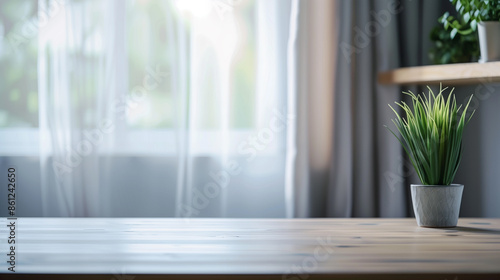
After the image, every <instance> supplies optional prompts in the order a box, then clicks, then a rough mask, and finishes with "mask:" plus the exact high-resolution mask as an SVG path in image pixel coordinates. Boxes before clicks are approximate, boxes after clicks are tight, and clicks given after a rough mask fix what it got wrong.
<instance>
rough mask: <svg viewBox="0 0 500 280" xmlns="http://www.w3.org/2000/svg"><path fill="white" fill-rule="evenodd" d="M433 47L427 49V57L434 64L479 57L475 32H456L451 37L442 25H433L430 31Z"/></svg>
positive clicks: (464, 60)
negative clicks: (463, 33) (465, 33)
mask: <svg viewBox="0 0 500 280" xmlns="http://www.w3.org/2000/svg"><path fill="white" fill-rule="evenodd" d="M429 37H430V40H431V41H432V42H433V43H434V47H433V48H431V49H430V50H429V59H430V60H431V61H432V63H434V64H449V63H463V62H471V61H476V60H477V59H478V58H479V43H478V40H477V36H476V34H475V33H471V34H467V35H462V34H457V35H456V36H455V37H454V38H451V36H450V32H448V31H446V30H445V29H444V27H443V25H441V24H439V25H437V26H435V27H434V28H433V29H432V30H431V33H430V36H429Z"/></svg>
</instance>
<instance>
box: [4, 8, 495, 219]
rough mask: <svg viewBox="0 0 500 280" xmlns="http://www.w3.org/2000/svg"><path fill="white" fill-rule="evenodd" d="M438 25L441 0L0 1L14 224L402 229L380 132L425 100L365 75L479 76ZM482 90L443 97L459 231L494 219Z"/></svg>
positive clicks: (397, 179) (472, 48) (397, 155)
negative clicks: (454, 144)
mask: <svg viewBox="0 0 500 280" xmlns="http://www.w3.org/2000/svg"><path fill="white" fill-rule="evenodd" d="M446 12H449V13H450V14H451V15H455V16H457V13H456V10H455V7H454V5H452V3H450V1H448V0H439V1H435V0H413V1H412V0H401V1H397V0H393V1H391V0H370V1H361V0H359V1H347V0H345V1H344V0H337V1H329V0H313V1H304V0H273V1H268V0H178V1H175V0H170V1H160V0H127V1H121V0H106V1H93V0H65V1H63V0H38V1H37V0H0V170H4V171H2V172H3V174H6V173H7V171H6V170H7V169H8V168H9V167H15V168H16V172H17V180H18V181H17V188H16V193H17V194H16V199H17V202H16V203H17V216H24V217H31V216H71V217H87V216H90V217H184V218H189V217H193V218H194V217H265V218H268V217H269V218H271V217H275V218H278V217H290V218H291V217H409V216H412V215H413V210H412V209H411V200H410V197H409V184H411V183H419V179H418V177H416V174H415V173H414V172H413V168H412V167H411V165H410V163H409V161H408V159H407V158H406V156H405V155H404V153H403V150H402V148H401V146H400V145H399V143H398V142H397V140H396V139H395V138H394V137H393V136H392V135H391V134H390V133H389V132H388V131H387V129H385V128H384V125H389V126H390V127H392V123H391V118H393V115H392V114H393V113H392V111H390V109H389V107H388V106H387V104H393V103H394V102H395V101H400V100H402V99H404V97H403V95H402V94H401V91H402V90H412V91H413V92H416V93H419V92H422V91H427V89H426V88H425V87H424V86H416V85H381V84H379V83H378V81H377V75H378V73H379V72H381V71H387V70H391V69H395V68H398V67H410V66H421V65H431V64H450V63H465V62H477V60H478V59H479V56H480V54H479V49H478V47H477V34H476V33H477V32H474V33H471V34H466V35H462V34H458V35H456V36H455V37H453V38H451V37H450V31H449V30H445V29H444V27H443V26H444V25H443V23H442V20H441V19H440V17H441V16H442V15H443V14H444V13H446ZM445 86H452V87H453V86H455V85H453V84H445ZM438 88H439V85H437V86H436V85H433V89H438ZM498 89H499V85H498V84H497V83H492V82H490V81H488V80H480V81H477V83H473V84H470V85H467V86H458V87H457V88H456V90H455V93H456V94H457V97H458V99H457V100H458V101H459V102H463V101H464V100H466V99H467V98H468V97H469V96H470V95H471V94H474V95H475V98H474V99H473V102H472V104H471V106H473V107H474V108H475V109H476V110H477V112H476V115H475V117H474V118H473V120H472V121H471V123H470V124H469V126H468V127H467V130H466V132H465V136H464V137H465V138H464V157H463V160H462V164H461V167H460V169H459V171H458V174H457V177H456V179H455V182H456V183H461V184H464V185H465V190H464V196H463V201H462V209H461V216H463V217H500V205H499V204H498V202H497V201H498V199H499V198H500V186H499V185H498V175H497V174H498V172H497V170H498V168H499V166H500V150H499V149H498V148H497V146H496V143H498V142H499V141H500V130H499V126H498V121H497V120H498V119H500V116H499V114H500V113H499V110H498V109H497V108H498V107H499V106H500V97H499V96H498ZM2 172H0V174H1V173H2ZM5 185H6V183H5ZM0 195H3V197H5V199H0V211H1V212H0V213H2V215H3V216H7V199H6V197H7V188H6V187H5V188H1V189H0Z"/></svg>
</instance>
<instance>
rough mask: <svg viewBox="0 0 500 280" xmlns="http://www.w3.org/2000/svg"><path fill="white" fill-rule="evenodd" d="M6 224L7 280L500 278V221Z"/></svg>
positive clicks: (1, 235)
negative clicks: (443, 224)
mask: <svg viewBox="0 0 500 280" xmlns="http://www.w3.org/2000/svg"><path fill="white" fill-rule="evenodd" d="M1 220H2V225H1V228H0V240H3V241H2V242H1V245H0V248H2V250H1V256H0V272H1V273H5V274H0V278H1V279H10V278H11V277H13V276H19V275H21V274H25V275H24V276H32V277H33V279H87V278H88V279H106V280H114V279H117V280H120V279H127V280H138V279H170V278H172V277H174V276H175V278H176V279H297V280H304V279H441V280H444V279H448V280H455V279H456V280H463V279H500V219H460V220H459V226H458V227H456V228H448V229H434V228H421V227H418V226H417V224H416V221H415V220H414V219H189V220H184V219H171V218H165V219H160V218H133V219H131V218H18V219H17V220H16V221H15V222H16V224H15V225H16V227H15V240H16V251H15V254H16V263H15V269H16V272H15V273H13V272H10V271H8V267H10V266H11V265H10V264H9V263H7V262H6V261H8V256H7V255H6V254H5V252H6V251H7V252H8V250H9V246H10V245H9V244H7V242H5V240H7V238H8V236H9V235H12V232H10V229H9V227H8V226H6V225H8V224H9V223H10V222H11V220H7V219H6V218H2V219H1ZM30 274H50V275H45V276H40V275H38V276H36V275H30ZM54 274H80V276H68V275H62V276H60V275H59V276H57V275H54ZM203 275H204V276H203ZM424 276H425V277H424ZM169 277H170V278H169ZM23 279H24V278H23Z"/></svg>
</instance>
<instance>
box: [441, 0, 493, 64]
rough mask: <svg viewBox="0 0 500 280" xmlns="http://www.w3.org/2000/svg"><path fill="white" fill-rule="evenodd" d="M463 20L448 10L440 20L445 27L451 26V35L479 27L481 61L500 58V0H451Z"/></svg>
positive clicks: (465, 32)
mask: <svg viewBox="0 0 500 280" xmlns="http://www.w3.org/2000/svg"><path fill="white" fill-rule="evenodd" d="M450 2H452V3H453V5H454V6H455V9H456V10H457V12H458V13H459V14H460V15H461V16H462V19H463V22H460V21H458V20H456V19H455V18H454V17H453V16H450V14H449V13H448V12H446V13H445V14H444V15H443V16H442V17H441V18H440V21H441V22H442V23H443V25H444V28H445V29H446V30H448V28H451V31H450V37H451V39H453V38H454V37H455V35H456V34H457V33H460V34H462V35H467V34H470V33H472V32H474V31H475V30H476V28H477V30H478V35H479V48H480V51H481V58H480V59H479V62H488V61H498V60H500V1H499V0H450Z"/></svg>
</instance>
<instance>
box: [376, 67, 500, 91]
mask: <svg viewBox="0 0 500 280" xmlns="http://www.w3.org/2000/svg"><path fill="white" fill-rule="evenodd" d="M378 82H379V83H380V84H425V85H427V84H439V83H440V82H442V83H443V84H445V85H458V84H482V83H492V82H500V62H487V63H456V64H446V65H430V66H418V67H407V68H399V69H395V70H392V71H387V72H381V73H379V75H378Z"/></svg>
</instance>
